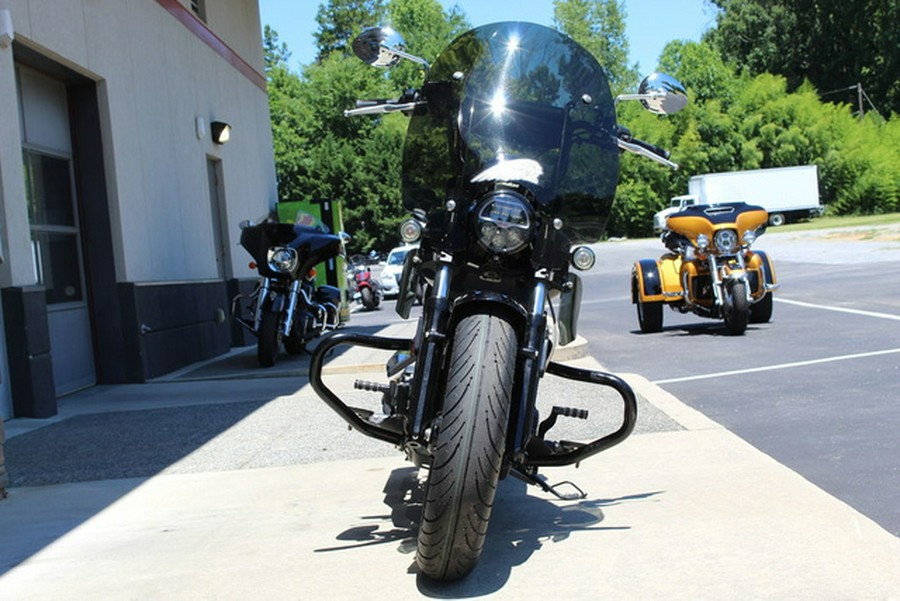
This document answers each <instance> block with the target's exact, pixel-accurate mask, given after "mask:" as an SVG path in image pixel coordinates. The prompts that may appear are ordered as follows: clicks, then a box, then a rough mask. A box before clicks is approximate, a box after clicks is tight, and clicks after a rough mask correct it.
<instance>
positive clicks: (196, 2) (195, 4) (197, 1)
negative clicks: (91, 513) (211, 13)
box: [191, 0, 206, 23]
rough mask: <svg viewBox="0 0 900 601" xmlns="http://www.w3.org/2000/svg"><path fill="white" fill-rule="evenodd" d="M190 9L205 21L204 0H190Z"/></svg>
mask: <svg viewBox="0 0 900 601" xmlns="http://www.w3.org/2000/svg"><path fill="white" fill-rule="evenodd" d="M191 10H192V11H193V13H194V14H195V15H197V17H198V18H199V19H200V20H201V21H203V22H204V23H206V0H191Z"/></svg>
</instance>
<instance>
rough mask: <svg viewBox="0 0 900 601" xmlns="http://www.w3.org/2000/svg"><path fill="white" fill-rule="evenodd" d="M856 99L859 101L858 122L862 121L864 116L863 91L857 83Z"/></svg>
mask: <svg viewBox="0 0 900 601" xmlns="http://www.w3.org/2000/svg"><path fill="white" fill-rule="evenodd" d="M856 98H857V100H858V101H859V120H860V121H862V120H863V118H864V117H865V116H866V113H865V109H864V108H863V89H862V84H861V83H859V82H857V84H856Z"/></svg>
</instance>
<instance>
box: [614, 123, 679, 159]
mask: <svg viewBox="0 0 900 601" xmlns="http://www.w3.org/2000/svg"><path fill="white" fill-rule="evenodd" d="M617 128H618V131H617V132H616V144H618V146H619V148H621V149H622V150H627V151H628V152H633V153H634V154H639V155H641V156H645V157H647V158H648V159H652V160H654V161H656V162H657V163H662V164H663V165H665V166H666V167H670V168H672V169H678V165H677V164H676V163H673V162H672V161H670V160H669V151H668V150H666V149H665V148H660V147H659V146H656V145H654V144H651V143H650V142H644V141H643V140H638V139H637V138H635V137H634V136H632V135H631V132H630V131H628V129H627V128H625V127H622V126H621V125H619V126H617Z"/></svg>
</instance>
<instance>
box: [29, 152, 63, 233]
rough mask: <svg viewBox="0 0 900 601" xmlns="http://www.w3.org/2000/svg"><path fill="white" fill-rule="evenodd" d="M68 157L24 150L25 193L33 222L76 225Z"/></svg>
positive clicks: (36, 223) (30, 219)
mask: <svg viewBox="0 0 900 601" xmlns="http://www.w3.org/2000/svg"><path fill="white" fill-rule="evenodd" d="M69 163H70V162H69V160H68V159H64V158H59V157H53V156H49V155H46V154H38V153H37V152H34V151H30V150H26V151H25V195H26V198H27V199H28V220H29V221H30V222H31V224H32V225H38V224H40V225H62V226H69V227H73V226H74V225H75V209H74V206H73V204H74V203H73V202H72V198H73V195H72V174H71V172H70V171H69Z"/></svg>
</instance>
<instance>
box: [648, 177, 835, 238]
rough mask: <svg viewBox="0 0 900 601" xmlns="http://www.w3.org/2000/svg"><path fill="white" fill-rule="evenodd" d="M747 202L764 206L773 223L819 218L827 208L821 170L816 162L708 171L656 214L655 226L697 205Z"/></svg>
mask: <svg viewBox="0 0 900 601" xmlns="http://www.w3.org/2000/svg"><path fill="white" fill-rule="evenodd" d="M727 202H745V203H747V204H751V205H757V206H760V207H762V208H764V209H765V210H766V211H767V212H768V213H769V224H771V225H782V224H784V223H787V221H789V220H796V219H802V218H806V217H815V216H817V215H821V214H822V212H823V211H824V210H825V209H824V207H823V206H822V205H821V203H820V201H819V173H818V168H817V167H816V166H815V165H802V166H799V167H778V168H774V169H753V170H750V171H729V172H726V173H704V174H702V175H695V176H693V177H692V178H691V179H690V180H688V193H687V194H686V195H684V196H676V197H674V198H672V200H671V201H670V204H669V207H667V208H665V209H663V210H662V211H660V212H659V213H657V214H656V215H654V216H653V227H654V229H655V230H657V231H659V230H662V229H665V226H666V217H668V216H669V215H671V214H672V213H675V212H677V211H680V210H682V209H684V208H687V207H689V206H691V205H694V204H716V203H727Z"/></svg>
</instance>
